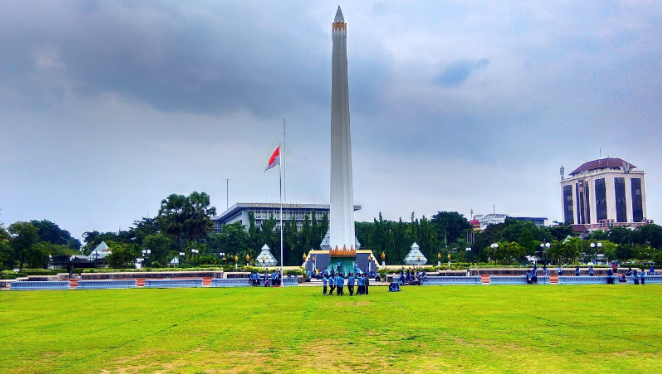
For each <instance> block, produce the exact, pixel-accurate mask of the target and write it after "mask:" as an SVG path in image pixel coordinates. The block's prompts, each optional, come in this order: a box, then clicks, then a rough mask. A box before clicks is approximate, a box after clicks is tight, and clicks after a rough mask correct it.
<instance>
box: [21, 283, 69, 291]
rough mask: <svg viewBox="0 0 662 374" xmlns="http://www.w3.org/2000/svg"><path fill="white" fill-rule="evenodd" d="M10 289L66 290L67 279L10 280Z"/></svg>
mask: <svg viewBox="0 0 662 374" xmlns="http://www.w3.org/2000/svg"><path fill="white" fill-rule="evenodd" d="M11 289H12V290H14V291H21V290H26V291H27V290H68V289H69V281H64V282H29V281H27V282H11Z"/></svg>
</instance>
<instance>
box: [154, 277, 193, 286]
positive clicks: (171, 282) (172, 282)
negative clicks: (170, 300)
mask: <svg viewBox="0 0 662 374" xmlns="http://www.w3.org/2000/svg"><path fill="white" fill-rule="evenodd" d="M186 287H202V278H198V279H145V288H186Z"/></svg>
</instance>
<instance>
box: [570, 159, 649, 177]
mask: <svg viewBox="0 0 662 374" xmlns="http://www.w3.org/2000/svg"><path fill="white" fill-rule="evenodd" d="M623 165H627V166H628V167H629V169H634V168H636V166H634V165H632V164H631V163H629V162H627V161H624V160H623V159H620V158H618V157H607V158H601V159H599V160H593V161H589V162H585V163H583V164H582V166H580V167H578V168H577V169H575V170H574V171H573V172H572V173H570V175H577V174H579V173H583V172H588V171H592V170H599V169H612V168H622V167H623Z"/></svg>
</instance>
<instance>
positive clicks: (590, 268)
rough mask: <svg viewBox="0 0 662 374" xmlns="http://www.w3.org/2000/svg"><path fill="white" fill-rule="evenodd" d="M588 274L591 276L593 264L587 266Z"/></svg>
mask: <svg viewBox="0 0 662 374" xmlns="http://www.w3.org/2000/svg"><path fill="white" fill-rule="evenodd" d="M588 275H590V276H593V265H591V267H589V268H588Z"/></svg>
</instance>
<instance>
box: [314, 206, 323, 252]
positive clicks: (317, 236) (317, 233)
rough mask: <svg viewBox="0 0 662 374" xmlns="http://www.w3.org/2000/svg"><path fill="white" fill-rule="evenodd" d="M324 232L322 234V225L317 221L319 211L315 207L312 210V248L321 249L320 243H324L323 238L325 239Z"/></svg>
mask: <svg viewBox="0 0 662 374" xmlns="http://www.w3.org/2000/svg"><path fill="white" fill-rule="evenodd" d="M324 234H326V233H324ZM324 234H320V226H319V223H318V222H317V212H315V209H313V210H312V211H311V212H310V248H312V249H319V248H320V244H322V239H324V236H323V235H324Z"/></svg>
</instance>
